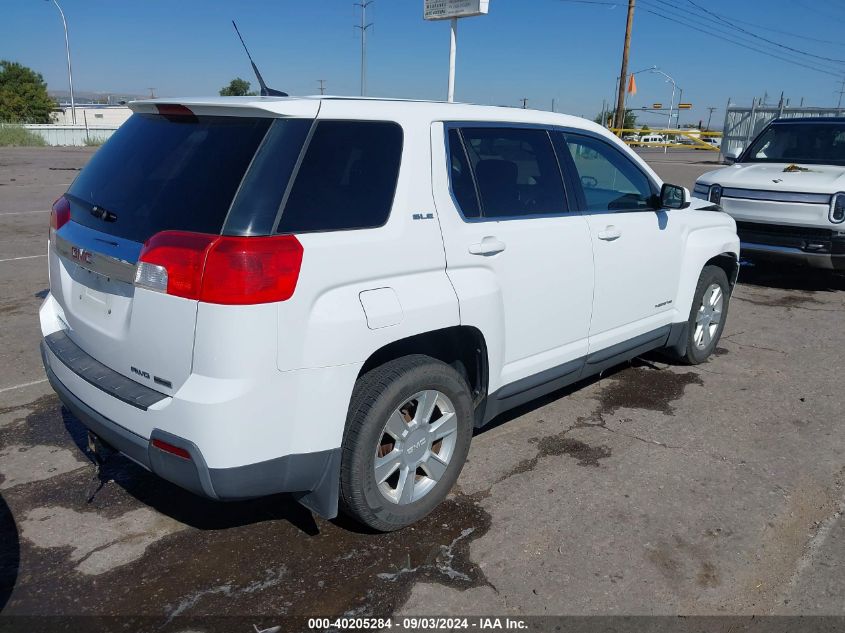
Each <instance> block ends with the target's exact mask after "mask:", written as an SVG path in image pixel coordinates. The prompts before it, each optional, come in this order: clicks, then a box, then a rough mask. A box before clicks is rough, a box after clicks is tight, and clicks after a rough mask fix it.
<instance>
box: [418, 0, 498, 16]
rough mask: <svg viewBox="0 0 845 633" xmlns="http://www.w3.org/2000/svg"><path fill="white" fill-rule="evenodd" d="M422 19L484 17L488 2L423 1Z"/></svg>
mask: <svg viewBox="0 0 845 633" xmlns="http://www.w3.org/2000/svg"><path fill="white" fill-rule="evenodd" d="M423 2H424V4H423V18H424V19H426V20H449V19H451V18H468V17H471V16H474V15H486V14H487V12H488V11H489V8H490V0H423Z"/></svg>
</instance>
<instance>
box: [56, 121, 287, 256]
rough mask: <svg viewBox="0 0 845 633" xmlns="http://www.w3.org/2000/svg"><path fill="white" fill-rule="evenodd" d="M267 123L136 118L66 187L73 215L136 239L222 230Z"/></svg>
mask: <svg viewBox="0 0 845 633" xmlns="http://www.w3.org/2000/svg"><path fill="white" fill-rule="evenodd" d="M271 122H272V119H268V118H254V117H218V116H188V117H185V116H180V117H165V116H161V115H157V114H134V115H132V117H130V118H129V120H128V121H126V123H124V124H123V125H122V126H121V127H120V128H119V129H118V130H117V132H115V134H114V135H113V136H112V137H111V138H110V139H109V141H108V142H107V143H106V144H105V145H104V146H103V147H102V148H100V150H99V151H98V152H97V153H96V154H94V156H93V157H92V159H91V161H90V162H89V163H88V165H87V166H86V167H85V169H83V170H82V172H81V173H80V174H79V177H78V178H77V179H76V180H75V181H74V183H73V184H72V185H71V187H70V189H69V190H68V198H69V200H70V202H71V214H72V218H73V220H74V221H75V222H78V223H79V224H83V225H85V226H88V227H91V228H94V229H97V230H98V231H103V232H106V233H109V234H111V235H115V236H117V237H122V238H126V239H130V240H133V241H136V242H144V241H146V240H147V239H148V238H149V237H151V236H152V235H153V234H155V233H158V232H159V231H164V230H182V231H197V232H202V233H220V232H221V230H222V227H223V222H224V220H225V218H226V214H227V212H228V210H229V206H230V205H231V204H232V198H233V197H234V196H235V192H236V191H237V189H238V186H239V184H240V182H241V179H242V178H243V176H244V173H245V172H246V170H247V168H248V167H249V164H250V161H251V160H252V157H253V156H254V155H255V151H256V149H257V148H258V146H259V144H260V143H261V141H262V139H263V138H264V135H265V134H266V132H267V129H268V128H269V126H270V124H271ZM95 207H96V208H95ZM103 211H105V212H107V213H103ZM103 217H105V218H107V220H104V219H102V218H103Z"/></svg>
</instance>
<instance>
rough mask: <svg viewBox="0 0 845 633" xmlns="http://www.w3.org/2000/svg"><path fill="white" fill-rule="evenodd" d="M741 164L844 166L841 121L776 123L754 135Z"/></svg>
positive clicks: (844, 133)
mask: <svg viewBox="0 0 845 633" xmlns="http://www.w3.org/2000/svg"><path fill="white" fill-rule="evenodd" d="M742 162H744V163H814V164H817V165H845V123H838V122H837V123H777V124H775V125H771V126H769V128H768V129H766V131H764V132H763V133H762V134H761V135H760V136H758V137H757V138H756V139H755V140H754V142H753V143H752V144H751V147H749V148H748V151H747V152H746V154H745V156H743V158H742Z"/></svg>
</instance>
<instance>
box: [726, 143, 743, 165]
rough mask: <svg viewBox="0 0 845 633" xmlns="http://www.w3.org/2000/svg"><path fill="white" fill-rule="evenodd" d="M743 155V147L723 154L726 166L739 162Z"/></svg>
mask: <svg viewBox="0 0 845 633" xmlns="http://www.w3.org/2000/svg"><path fill="white" fill-rule="evenodd" d="M741 154H742V148H741V147H737V148H736V149H732V150H729V151H727V152H725V153H724V154H723V156H724V158H725V164H727V165H733V164H734V163H735V162H736V161H737V159H738V158H739V157H740V155H741Z"/></svg>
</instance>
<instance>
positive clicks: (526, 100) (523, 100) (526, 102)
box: [520, 97, 528, 110]
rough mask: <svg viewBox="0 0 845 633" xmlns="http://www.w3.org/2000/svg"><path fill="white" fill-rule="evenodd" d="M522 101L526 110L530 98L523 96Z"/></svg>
mask: <svg viewBox="0 0 845 633" xmlns="http://www.w3.org/2000/svg"><path fill="white" fill-rule="evenodd" d="M520 101H522V109H523V110H525V108H527V107H528V99H526V98H524V97H523V98H522V99H520Z"/></svg>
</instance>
